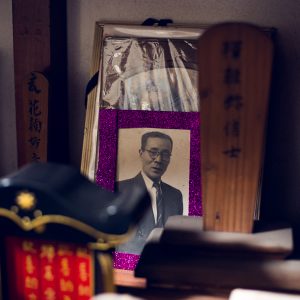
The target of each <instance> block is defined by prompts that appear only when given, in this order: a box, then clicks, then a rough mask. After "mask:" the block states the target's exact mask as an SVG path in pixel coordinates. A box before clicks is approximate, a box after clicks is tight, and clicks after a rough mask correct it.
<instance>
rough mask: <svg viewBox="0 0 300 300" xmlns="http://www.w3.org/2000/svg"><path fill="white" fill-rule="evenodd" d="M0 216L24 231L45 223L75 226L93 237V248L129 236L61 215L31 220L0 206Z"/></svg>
mask: <svg viewBox="0 0 300 300" xmlns="http://www.w3.org/2000/svg"><path fill="white" fill-rule="evenodd" d="M0 216H3V217H6V218H8V219H10V220H11V221H13V222H14V223H16V224H17V225H18V226H19V227H20V228H21V229H23V230H24V231H31V230H36V229H39V228H41V227H43V226H45V225H46V224H51V223H55V224H62V225H66V226H69V227H72V228H75V229H77V230H79V231H81V232H83V233H85V234H87V235H89V236H91V237H93V238H95V239H96V242H95V243H91V244H90V245H91V248H94V249H96V248H97V249H98V250H107V249H110V248H112V247H115V246H116V245H119V244H121V243H123V242H124V241H126V240H128V238H129V236H130V234H128V233H125V234H120V235H114V234H107V233H104V232H101V231H99V230H97V229H95V228H93V227H92V226H90V225H87V224H85V223H83V222H81V221H78V220H76V219H73V218H70V217H67V216H63V215H43V216H39V217H37V218H35V219H33V220H31V219H30V218H28V217H27V218H25V219H24V218H20V217H19V216H18V215H16V214H15V213H14V212H12V211H10V210H8V209H5V208H0Z"/></svg>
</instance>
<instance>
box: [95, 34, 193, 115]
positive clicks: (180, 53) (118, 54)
mask: <svg viewBox="0 0 300 300" xmlns="http://www.w3.org/2000/svg"><path fill="white" fill-rule="evenodd" d="M196 50H197V49H196V41H195V40H187V39H168V38H163V39H158V38H132V37H130V38H126V37H121V38H120V37H106V38H105V40H104V46H103V56H102V61H103V65H102V66H103V67H102V74H101V75H102V76H101V77H102V84H101V86H102V89H101V92H100V95H101V97H100V98H101V102H100V103H101V108H116V109H125V110H154V111H182V112H196V111H199V99H198V92H197V65H196Z"/></svg>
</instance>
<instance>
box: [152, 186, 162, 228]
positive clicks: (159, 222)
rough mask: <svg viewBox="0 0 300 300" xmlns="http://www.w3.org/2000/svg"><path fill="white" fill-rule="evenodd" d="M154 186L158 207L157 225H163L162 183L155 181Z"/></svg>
mask: <svg viewBox="0 0 300 300" xmlns="http://www.w3.org/2000/svg"><path fill="white" fill-rule="evenodd" d="M153 187H155V189H156V208H157V221H156V226H157V227H163V198H162V192H161V187H160V183H158V182H154V183H153Z"/></svg>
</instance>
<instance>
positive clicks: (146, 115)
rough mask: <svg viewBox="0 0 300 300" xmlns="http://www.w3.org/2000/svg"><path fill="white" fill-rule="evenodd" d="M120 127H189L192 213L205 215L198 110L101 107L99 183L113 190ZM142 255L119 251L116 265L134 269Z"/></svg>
mask: <svg viewBox="0 0 300 300" xmlns="http://www.w3.org/2000/svg"><path fill="white" fill-rule="evenodd" d="M120 128H163V129H185V130H190V143H191V144H190V171H189V173H190V174H189V216H201V215H202V201H201V178H200V117H199V113H198V112H164V111H162V112H161V111H140V110H100V114H99V132H100V134H99V143H100V148H99V161H98V168H97V173H96V183H97V184H98V185H100V186H101V187H103V188H105V189H108V190H111V191H113V190H114V184H115V178H116V165H117V147H118V130H119V129H120ZM138 258H139V256H138V255H133V254H127V253H116V254H115V263H114V267H115V268H119V269H127V270H132V269H134V268H135V266H136V263H137V261H138Z"/></svg>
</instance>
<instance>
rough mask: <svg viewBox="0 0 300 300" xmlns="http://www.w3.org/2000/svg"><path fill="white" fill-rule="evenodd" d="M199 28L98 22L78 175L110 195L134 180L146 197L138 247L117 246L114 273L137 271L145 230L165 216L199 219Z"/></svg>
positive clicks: (162, 220) (137, 234)
mask: <svg viewBox="0 0 300 300" xmlns="http://www.w3.org/2000/svg"><path fill="white" fill-rule="evenodd" d="M204 30H205V26H199V27H198V28H193V27H188V26H181V25H179V26H167V27H157V26H154V27H152V26H140V25H117V24H100V23H97V24H96V30H95V42H94V50H93V66H92V73H91V77H92V79H93V80H95V78H96V79H97V80H98V81H97V82H98V84H97V86H95V88H94V89H93V90H92V91H91V92H90V93H89V95H88V97H87V112H86V124H85V135H84V145H83V153H82V168H81V171H82V173H83V174H85V175H86V176H87V177H89V178H90V179H91V180H94V181H95V182H96V183H97V184H98V185H100V186H101V187H103V188H105V189H108V190H111V191H116V190H118V191H122V189H123V188H124V187H126V186H128V185H129V184H132V183H133V182H135V183H136V182H139V184H144V185H145V187H146V188H147V190H148V192H149V194H150V196H151V205H149V206H150V209H149V214H146V216H145V218H144V219H145V220H148V222H146V221H144V222H143V221H141V224H138V228H137V230H136V232H135V233H134V238H133V240H134V241H135V243H132V241H133V240H131V241H129V242H128V243H126V244H125V245H120V247H118V248H117V249H116V252H115V261H114V267H115V268H117V269H127V270H133V269H134V268H135V265H136V263H137V261H138V259H139V255H140V252H141V250H142V248H143V246H144V244H145V241H146V239H147V236H148V235H149V233H150V231H151V230H152V229H153V228H154V227H161V226H163V224H164V222H165V221H166V218H167V217H168V216H170V215H175V214H180V215H182V214H183V215H190V216H200V215H202V204H201V184H200V183H201V179H200V176H201V175H200V128H199V126H200V113H199V111H200V106H199V96H198V95H199V93H198V89H197V82H198V78H197V75H198V70H197V40H198V38H199V36H200V35H201V34H202V33H203V32H204ZM154 142H155V143H156V142H157V144H155V143H154ZM148 163H149V165H148ZM149 178H150V179H151V180H152V183H151V182H150V181H149V180H148V179H149ZM156 179H157V180H156ZM150 183H151V184H152V186H150ZM154 184H155V185H156V184H158V187H154ZM160 198H162V199H163V200H164V201H163V205H164V207H163V209H162V208H161V204H160V201H159V199H160ZM167 198H170V199H171V198H172V199H175V200H174V201H173V202H174V203H175V204H174V203H172V204H166V203H168V202H167V201H166V199H167ZM161 222H162V225H161ZM150 223H151V225H149V224H150ZM145 224H147V226H146V225H145Z"/></svg>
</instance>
